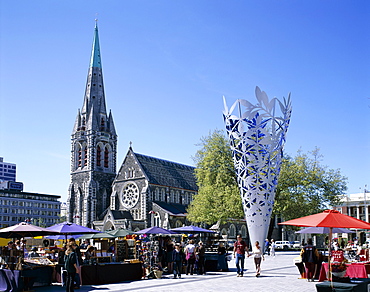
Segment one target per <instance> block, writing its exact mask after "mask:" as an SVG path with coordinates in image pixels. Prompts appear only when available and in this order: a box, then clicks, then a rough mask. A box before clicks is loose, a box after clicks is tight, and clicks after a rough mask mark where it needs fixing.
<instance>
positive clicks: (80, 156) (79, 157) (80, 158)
mask: <svg viewBox="0 0 370 292" xmlns="http://www.w3.org/2000/svg"><path fill="white" fill-rule="evenodd" d="M77 153H78V167H81V163H82V150H81V146H80V145H78V152H77Z"/></svg>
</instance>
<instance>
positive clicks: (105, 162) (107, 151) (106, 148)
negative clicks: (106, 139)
mask: <svg viewBox="0 0 370 292" xmlns="http://www.w3.org/2000/svg"><path fill="white" fill-rule="evenodd" d="M104 167H106V168H108V167H109V150H108V147H105V150H104Z"/></svg>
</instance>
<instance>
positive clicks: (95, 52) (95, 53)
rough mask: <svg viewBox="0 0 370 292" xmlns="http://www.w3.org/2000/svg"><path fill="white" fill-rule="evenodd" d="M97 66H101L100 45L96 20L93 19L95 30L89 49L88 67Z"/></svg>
mask: <svg viewBox="0 0 370 292" xmlns="http://www.w3.org/2000/svg"><path fill="white" fill-rule="evenodd" d="M91 67H97V68H101V67H102V66H101V58H100V45H99V33H98V21H97V20H95V31H94V41H93V47H92V51H91V61H90V68H91Z"/></svg>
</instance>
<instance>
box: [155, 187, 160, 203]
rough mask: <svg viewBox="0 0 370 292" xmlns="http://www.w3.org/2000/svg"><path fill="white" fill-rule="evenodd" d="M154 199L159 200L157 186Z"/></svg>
mask: <svg viewBox="0 0 370 292" xmlns="http://www.w3.org/2000/svg"><path fill="white" fill-rule="evenodd" d="M154 201H159V189H158V188H156V189H155V191H154Z"/></svg>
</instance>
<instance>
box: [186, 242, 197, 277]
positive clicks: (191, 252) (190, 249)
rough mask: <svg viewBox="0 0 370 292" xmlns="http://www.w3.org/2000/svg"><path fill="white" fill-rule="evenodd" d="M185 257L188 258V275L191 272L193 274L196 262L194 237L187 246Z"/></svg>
mask: <svg viewBox="0 0 370 292" xmlns="http://www.w3.org/2000/svg"><path fill="white" fill-rule="evenodd" d="M185 258H186V260H187V266H186V275H188V274H189V273H190V275H193V273H194V264H195V245H194V240H193V239H191V240H190V241H189V244H188V245H187V246H186V247H185Z"/></svg>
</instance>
